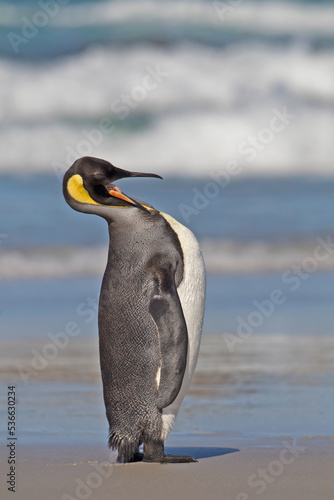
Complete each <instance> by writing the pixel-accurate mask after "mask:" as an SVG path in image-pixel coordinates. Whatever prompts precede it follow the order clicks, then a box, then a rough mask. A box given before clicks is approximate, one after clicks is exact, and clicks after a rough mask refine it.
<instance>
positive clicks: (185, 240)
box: [160, 212, 205, 440]
mask: <svg viewBox="0 0 334 500" xmlns="http://www.w3.org/2000/svg"><path fill="white" fill-rule="evenodd" d="M160 213H161V212H160ZM161 215H162V216H163V217H164V218H165V219H166V221H167V222H168V223H169V224H170V226H171V227H172V229H173V230H174V231H175V233H176V234H177V236H178V238H179V241H180V244H181V247H182V250H183V258H184V272H183V280H182V282H181V284H180V286H179V288H178V289H177V291H178V294H179V298H180V301H181V305H182V309H183V314H184V317H185V320H186V324H187V329H188V356H187V366H186V371H185V374H184V378H183V382H182V386H181V389H180V392H179V394H178V395H177V397H176V399H175V400H174V401H173V403H172V404H171V405H169V406H168V407H167V408H164V409H163V411H162V418H163V432H162V438H163V439H164V440H165V439H166V438H167V436H168V434H169V432H170V430H171V428H172V426H173V423H174V420H175V417H176V414H177V412H178V410H179V407H180V405H181V403H182V400H183V398H184V396H185V394H186V392H187V390H188V388H189V385H190V382H191V378H192V376H193V373H194V370H195V366H196V363H197V358H198V351H199V346H200V341H201V334H202V327H203V316H204V305H205V266H204V260H203V256H202V252H201V249H200V247H199V244H198V241H197V239H196V238H195V236H194V235H193V233H192V232H191V231H190V230H189V229H188V228H187V227H185V226H183V225H182V224H180V223H179V222H177V221H176V220H175V219H173V217H171V216H170V215H167V214H164V213H161Z"/></svg>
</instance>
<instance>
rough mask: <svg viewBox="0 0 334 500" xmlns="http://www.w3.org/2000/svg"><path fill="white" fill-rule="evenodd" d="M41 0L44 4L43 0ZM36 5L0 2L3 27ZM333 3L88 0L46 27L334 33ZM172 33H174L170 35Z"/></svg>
mask: <svg viewBox="0 0 334 500" xmlns="http://www.w3.org/2000/svg"><path fill="white" fill-rule="evenodd" d="M42 3H43V2H42ZM40 10H41V7H40V4H38V5H37V6H36V4H34V5H30V6H29V5H26V4H17V5H13V4H9V3H4V2H2V3H0V12H1V14H2V15H1V17H0V19H1V21H0V25H2V26H11V27H20V26H21V25H22V16H23V15H25V16H27V17H28V18H30V19H33V16H34V14H35V13H36V12H37V11H40ZM333 15H334V6H333V5H331V4H322V6H321V8H319V4H318V3H313V4H312V3H309V2H308V3H305V2H286V1H285V2H278V1H269V2H257V1H251V2H241V3H240V4H239V5H235V6H234V7H233V4H232V2H231V3H229V2H225V3H224V4H223V2H221V3H219V2H216V3H215V2H211V1H196V0H195V1H190V0H189V1H184V0H181V1H176V0H169V1H166V0H165V1H164V2H161V1H154V0H146V1H142V2H137V1H134V0H132V1H103V2H87V3H80V4H78V5H72V4H71V3H69V4H68V5H59V10H57V12H56V13H55V14H54V15H52V16H51V15H50V16H49V23H48V24H50V26H58V27H59V26H60V27H64V26H65V27H70V28H77V27H87V26H103V25H104V26H106V25H111V24H115V23H125V22H133V23H136V24H138V23H144V24H145V25H146V26H147V25H149V24H151V25H154V24H155V23H157V22H161V23H170V22H180V23H183V24H189V25H194V26H195V27H196V29H197V30H198V29H199V28H200V26H201V25H204V26H210V27H219V28H221V29H222V30H223V29H224V28H230V27H236V28H238V29H239V30H240V28H245V29H247V31H248V32H252V31H260V32H262V33H268V34H272V33H278V34H283V33H291V34H293V35H294V36H295V35H296V34H301V33H302V34H303V35H304V36H305V35H307V34H311V35H313V36H314V35H315V34H319V35H321V36H324V35H326V34H328V35H330V36H333V23H332V19H333ZM171 36H173V33H171Z"/></svg>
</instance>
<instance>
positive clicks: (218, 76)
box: [0, 44, 334, 175]
mask: <svg viewBox="0 0 334 500" xmlns="http://www.w3.org/2000/svg"><path fill="white" fill-rule="evenodd" d="M332 54H333V52H332V51H329V52H322V53H321V54H314V53H312V52H310V51H308V50H306V49H305V48H302V47H296V48H294V49H291V50H290V51H288V52H286V51H284V50H281V49H278V48H276V49H275V50H274V51H273V49H272V48H269V47H263V46H261V47H248V48H245V47H244V48H243V49H242V50H240V48H238V47H235V48H230V49H229V50H222V49H213V48H204V47H202V48H199V47H195V46H193V45H187V44H185V45H183V46H182V47H178V48H174V49H172V50H167V51H166V50H165V49H164V48H158V47H155V48H153V47H149V46H140V47H137V48H135V49H126V48H123V49H120V50H117V51H113V52H110V51H109V50H108V49H106V48H95V49H90V50H88V51H87V52H85V53H84V54H81V55H80V57H75V58H73V57H68V58H66V59H63V60H59V61H54V62H51V63H49V64H47V65H39V64H34V65H31V64H30V65H27V64H22V63H18V62H15V63H14V62H10V61H1V65H0V78H1V81H2V86H1V89H0V101H1V102H2V106H1V108H0V109H1V111H0V145H1V149H2V158H1V163H0V172H2V173H4V172H12V171H21V170H22V169H25V170H26V171H29V172H30V171H50V170H52V168H53V167H54V165H57V164H58V165H63V166H64V168H66V166H69V165H70V164H71V163H72V162H73V161H74V159H75V158H76V157H78V156H83V155H86V154H89V155H93V156H100V157H106V158H108V159H110V160H111V161H113V162H115V163H117V164H119V165H123V166H126V165H128V166H131V168H154V169H155V170H156V171H157V172H159V173H164V172H168V173H175V174H178V173H180V168H182V174H185V175H187V174H189V175H203V174H204V175H205V172H206V169H208V170H210V169H222V168H224V165H226V163H227V162H228V161H230V160H235V159H236V160H237V161H238V162H239V163H240V164H241V165H242V166H243V173H244V174H245V175H253V174H263V173H264V174H275V175H276V174H282V173H283V174H300V173H325V174H331V173H333V168H332V167H333V164H332V158H333V156H334V143H333V140H332V138H333V135H334V119H333V106H334V87H333V84H332V76H331V75H332V74H333V72H334V64H333V56H332ZM148 68H149V69H148ZM154 71H155V72H157V71H158V72H159V71H160V72H162V74H163V75H164V76H163V77H161V78H160V81H159V82H154V80H153V79H151V80H150V85H152V84H153V87H154V88H152V90H144V91H143V90H140V89H139V90H138V87H140V88H141V89H142V88H143V82H144V81H145V80H144V79H145V78H147V77H149V74H150V72H151V73H152V72H154ZM96 75H99V77H98V78H96ZM114 75H117V76H114ZM36 81H38V86H37V85H36ZM146 81H147V80H146ZM13 82H15V84H13ZM83 82H84V83H83ZM155 83H157V85H155ZM55 89H57V92H55ZM136 92H137V93H138V94H137V95H138V96H139V94H140V92H141V94H140V96H139V98H138V99H137V98H133V97H132V96H133V95H136ZM143 92H144V94H143ZM133 93H134V94H133ZM124 95H125V96H130V97H131V99H132V100H131V105H127V107H126V106H125V107H124V101H123V103H122V102H121V101H122V100H123V99H124ZM143 96H144V97H143ZM284 109H286V110H287V112H288V113H290V114H291V115H293V116H294V118H293V120H292V121H291V124H289V126H288V127H287V130H283V131H282V132H280V133H277V134H274V136H273V138H272V140H270V141H269V143H264V144H261V145H260V149H259V150H256V151H255V152H256V155H255V158H253V159H252V161H250V160H251V156H252V155H251V154H249V155H247V154H245V151H246V149H247V147H244V148H243V151H244V153H242V154H239V153H238V151H239V147H240V144H241V143H242V142H244V141H246V142H247V141H249V137H253V136H255V137H256V136H257V135H258V134H259V132H260V131H261V130H262V129H263V128H266V127H268V124H269V123H270V120H271V119H272V117H273V116H274V114H275V110H276V112H277V110H278V111H281V112H283V111H284ZM105 119H107V120H110V121H111V122H112V127H113V129H112V131H109V132H108V131H103V132H101V129H100V123H101V120H105ZM97 129H98V130H100V132H97V135H96V133H95V135H94V133H91V132H92V131H93V130H94V131H96V130H97ZM17 144H20V147H17ZM167 144H168V145H170V144H172V145H173V146H172V147H167V148H166V145H167ZM129 145H131V147H129ZM244 146H247V144H246V145H244ZM253 153H254V151H253ZM253 156H254V155H253ZM253 160H254V161H253Z"/></svg>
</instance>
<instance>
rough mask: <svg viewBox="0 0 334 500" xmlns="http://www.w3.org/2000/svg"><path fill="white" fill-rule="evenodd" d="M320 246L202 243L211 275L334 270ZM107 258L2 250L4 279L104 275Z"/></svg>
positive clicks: (78, 251) (77, 250)
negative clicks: (318, 251)
mask: <svg viewBox="0 0 334 500" xmlns="http://www.w3.org/2000/svg"><path fill="white" fill-rule="evenodd" d="M318 246H319V243H317V242H316V241H301V242H291V243H281V244H274V243H272V244H270V243H261V242H259V243H243V244H240V243H236V242H235V241H226V240H222V241H219V240H218V241H217V240H211V241H210V240H204V241H202V242H201V247H202V250H203V254H204V259H205V263H206V268H207V272H208V273H209V274H226V273H236V274H239V273H266V272H276V273H280V272H281V273H283V272H287V271H290V270H291V269H293V266H294V265H303V264H305V269H308V268H309V266H310V265H312V266H311V267H312V269H313V267H314V269H313V270H312V272H314V271H324V270H330V271H333V270H334V256H333V255H332V254H330V253H328V255H327V256H326V255H325V253H326V251H323V252H322V253H321V260H319V259H318V260H317V259H316V257H315V255H316V253H315V251H316V248H317V247H318ZM324 250H326V249H325V248H324ZM311 260H312V262H311ZM106 261H107V248H106V247H105V246H97V247H62V248H56V247H50V248H36V249H24V250H23V249H21V250H20V249H16V250H15V249H12V250H1V252H0V279H2V280H15V279H32V278H65V277H80V276H101V275H102V274H103V272H104V269H105V266H106Z"/></svg>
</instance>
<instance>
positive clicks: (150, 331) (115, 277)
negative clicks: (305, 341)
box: [63, 156, 205, 463]
mask: <svg viewBox="0 0 334 500" xmlns="http://www.w3.org/2000/svg"><path fill="white" fill-rule="evenodd" d="M129 177H155V178H160V179H162V177H160V176H159V175H156V174H147V173H140V172H130V171H127V170H122V169H120V168H117V167H115V166H114V165H112V164H111V163H109V162H108V161H105V160H102V159H99V158H92V157H88V156H86V157H83V158H80V159H78V160H76V161H75V162H74V163H73V165H72V166H71V167H70V168H69V169H68V170H67V172H66V173H65V175H64V180H63V194H64V197H65V200H66V202H67V203H68V204H69V205H70V206H71V207H72V208H73V209H74V210H77V211H79V212H84V213H88V214H96V215H99V216H101V217H103V218H104V219H105V220H106V221H107V223H108V229H109V241H110V243H109V253H108V262H107V267H106V270H105V273H104V277H103V281H102V287H101V293H100V301H99V316H98V326H99V348H100V366H101V374H102V382H103V395H104V402H105V407H106V416H107V419H108V422H109V446H110V447H111V448H112V449H114V450H117V451H118V458H117V461H118V462H123V463H124V462H132V461H137V460H143V461H144V462H158V463H182V462H195V461H196V460H194V459H193V458H192V457H188V456H177V455H166V454H165V451H164V441H165V440H166V438H167V436H168V434H169V432H170V431H171V428H172V426H173V423H174V420H175V417H176V415H177V412H178V410H179V407H180V405H181V403H182V400H183V398H184V396H185V393H186V392H187V389H188V387H189V385H190V381H191V378H192V375H193V372H194V369H195V365H196V362H197V357H198V351H199V345H200V337H201V332H202V325H203V314H204V303H205V267H204V262H203V257H202V253H201V250H200V247H199V244H198V241H197V240H196V238H195V236H194V235H193V233H192V232H191V231H190V230H189V229H188V228H186V227H185V226H183V225H182V224H180V223H179V222H177V221H176V220H175V219H174V218H172V217H171V216H169V215H167V214H165V213H163V212H160V211H158V210H156V209H155V208H153V207H152V206H151V205H149V204H148V203H145V202H142V201H140V200H138V199H135V198H132V197H131V198H130V197H129V196H127V195H126V194H125V193H123V192H122V191H121V190H120V189H119V188H118V187H117V186H116V185H115V184H114V183H115V182H117V181H118V180H119V179H123V178H129ZM142 444H143V454H140V453H139V446H141V445H142Z"/></svg>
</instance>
